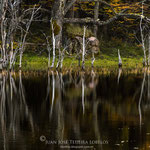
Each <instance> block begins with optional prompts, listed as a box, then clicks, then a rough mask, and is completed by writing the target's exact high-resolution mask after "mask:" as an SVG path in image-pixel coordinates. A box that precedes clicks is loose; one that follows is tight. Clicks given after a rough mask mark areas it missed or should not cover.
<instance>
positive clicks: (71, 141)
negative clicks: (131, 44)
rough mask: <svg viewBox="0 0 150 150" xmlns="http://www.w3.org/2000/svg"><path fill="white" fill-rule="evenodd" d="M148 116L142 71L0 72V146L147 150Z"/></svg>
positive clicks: (149, 94)
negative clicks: (105, 72)
mask: <svg viewBox="0 0 150 150" xmlns="http://www.w3.org/2000/svg"><path fill="white" fill-rule="evenodd" d="M149 118H150V76H149V74H148V73H147V71H144V72H141V73H136V74H133V73H124V72H122V71H121V70H119V71H118V72H117V73H114V72H111V73H109V74H98V73H94V72H89V73H81V72H68V73H65V74H64V73H61V72H52V71H51V72H49V73H47V72H33V73H29V72H23V73H14V74H10V73H3V74H2V73H1V74H0V149H12V150H13V149H14V150H20V149H21V150H30V149H32V150H34V149H39V150H40V149H41V150H44V149H50V150H53V149H54V150H55V149H56V150H57V149H58V150H59V149H71V148H72V149H73V148H74V149H77V148H78V149H98V150H100V149H102V150H120V149H122V150H134V149H140V150H148V149H150V119H149ZM73 146H74V147H73Z"/></svg>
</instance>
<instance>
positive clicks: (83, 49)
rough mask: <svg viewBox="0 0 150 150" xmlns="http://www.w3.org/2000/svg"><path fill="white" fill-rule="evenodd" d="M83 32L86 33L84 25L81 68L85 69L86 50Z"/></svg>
mask: <svg viewBox="0 0 150 150" xmlns="http://www.w3.org/2000/svg"><path fill="white" fill-rule="evenodd" d="M85 34H86V27H85V26H84V31H83V43H82V46H83V47H82V69H83V70H84V69H85V53H86V50H85V47H86V45H85Z"/></svg>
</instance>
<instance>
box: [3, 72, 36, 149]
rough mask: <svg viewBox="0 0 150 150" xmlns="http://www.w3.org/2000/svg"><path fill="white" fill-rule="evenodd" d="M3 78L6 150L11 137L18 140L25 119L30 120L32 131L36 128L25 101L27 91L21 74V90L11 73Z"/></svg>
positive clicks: (5, 74)
mask: <svg viewBox="0 0 150 150" xmlns="http://www.w3.org/2000/svg"><path fill="white" fill-rule="evenodd" d="M1 77H2V80H1V83H0V84H1V89H0V120H1V127H2V134H3V140H4V146H3V147H4V149H8V148H7V147H8V142H9V137H11V136H12V138H13V139H16V136H17V135H18V134H17V133H19V132H20V125H21V122H22V121H23V119H24V118H26V119H28V120H29V123H30V125H31V128H32V129H34V126H33V119H32V116H31V114H30V112H29V110H28V106H27V104H26V100H25V90H24V87H23V83H22V76H21V72H20V73H19V88H17V86H16V83H15V80H14V78H13V75H12V73H11V72H10V73H9V74H8V73H7V72H6V73H4V74H1ZM18 93H19V94H18ZM6 129H7V131H6ZM20 135H21V134H20ZM23 139H24V138H22V140H23Z"/></svg>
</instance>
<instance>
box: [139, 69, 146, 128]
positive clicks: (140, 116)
mask: <svg viewBox="0 0 150 150" xmlns="http://www.w3.org/2000/svg"><path fill="white" fill-rule="evenodd" d="M145 77H146V68H144V77H143V81H142V85H141V93H140V98H139V104H138V110H139V118H140V129H141V125H142V112H141V101H142V96H143V90H144V84H145Z"/></svg>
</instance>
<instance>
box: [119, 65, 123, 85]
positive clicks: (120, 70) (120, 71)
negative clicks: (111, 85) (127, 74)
mask: <svg viewBox="0 0 150 150" xmlns="http://www.w3.org/2000/svg"><path fill="white" fill-rule="evenodd" d="M121 73H122V68H120V67H119V72H118V84H119V80H120V76H121Z"/></svg>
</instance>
